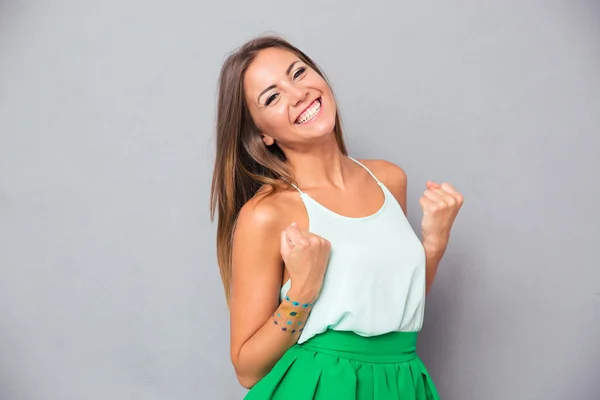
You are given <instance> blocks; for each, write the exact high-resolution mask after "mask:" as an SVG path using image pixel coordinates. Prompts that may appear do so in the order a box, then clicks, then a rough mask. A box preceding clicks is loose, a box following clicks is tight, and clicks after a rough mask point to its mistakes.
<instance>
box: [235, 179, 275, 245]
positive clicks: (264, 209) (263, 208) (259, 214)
mask: <svg viewBox="0 0 600 400" xmlns="http://www.w3.org/2000/svg"><path fill="white" fill-rule="evenodd" d="M269 189H270V188H268V187H263V188H261V190H259V192H258V193H257V194H256V195H255V196H254V197H253V198H251V199H250V200H248V202H246V204H244V205H243V206H242V208H241V209H240V212H239V214H238V217H237V222H236V233H238V234H242V233H244V232H245V231H247V230H250V231H251V232H252V233H253V234H254V235H256V234H259V235H260V234H265V233H267V234H268V233H269V232H272V231H274V230H278V228H279V225H280V221H281V219H282V216H283V215H284V214H285V209H286V204H285V203H286V198H285V196H284V193H276V194H273V195H268V191H269Z"/></svg>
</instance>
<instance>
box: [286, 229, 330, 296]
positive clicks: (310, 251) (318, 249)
mask: <svg viewBox="0 0 600 400" xmlns="http://www.w3.org/2000/svg"><path fill="white" fill-rule="evenodd" d="M330 249H331V244H330V243H329V241H328V240H326V239H324V238H322V237H320V236H317V235H314V234H312V233H310V232H303V231H301V230H300V229H298V226H297V225H296V223H293V224H291V225H290V226H288V227H287V228H286V229H285V230H284V231H283V232H281V257H282V258H283V261H284V262H285V266H286V268H287V270H288V271H289V273H290V278H291V280H292V286H293V288H294V295H296V296H302V297H311V299H309V301H312V300H314V298H316V296H317V295H318V293H319V291H320V290H321V286H322V285H323V278H324V276H325V270H326V268H327V262H328V261H329V253H330ZM290 291H291V289H290Z"/></svg>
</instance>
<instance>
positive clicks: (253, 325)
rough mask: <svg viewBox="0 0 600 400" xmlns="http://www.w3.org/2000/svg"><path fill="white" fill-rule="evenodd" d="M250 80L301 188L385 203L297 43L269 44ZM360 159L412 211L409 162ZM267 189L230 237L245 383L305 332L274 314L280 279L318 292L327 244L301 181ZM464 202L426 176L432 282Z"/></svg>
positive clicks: (342, 199) (354, 204)
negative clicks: (306, 116) (313, 110)
mask: <svg viewBox="0 0 600 400" xmlns="http://www.w3.org/2000/svg"><path fill="white" fill-rule="evenodd" d="M244 89H245V93H246V101H247V104H248V106H249V109H250V112H251V114H252V117H253V119H254V121H255V123H256V125H257V126H258V127H259V129H260V130H261V136H262V140H263V142H264V143H265V145H267V146H270V145H272V144H273V143H275V142H276V143H277V144H278V145H279V147H281V148H282V150H284V152H285V153H286V156H287V158H288V163H289V165H290V167H291V168H292V170H293V171H294V174H295V177H296V181H297V183H298V185H299V187H300V188H301V189H302V190H303V191H304V192H306V193H307V194H309V195H310V196H311V197H312V198H313V199H315V200H316V201H318V202H319V203H321V204H322V205H324V206H325V207H327V208H329V209H331V210H333V211H334V212H336V213H338V214H342V215H345V216H347V217H363V216H367V215H370V214H373V213H375V212H376V211H377V210H378V209H379V208H381V206H382V204H383V201H384V196H383V193H382V192H381V190H380V188H379V187H378V185H377V183H376V182H375V180H374V179H373V178H372V177H371V176H370V175H369V174H368V173H367V172H366V171H365V170H364V169H363V168H362V167H360V166H359V165H357V164H356V163H354V162H353V161H352V160H350V159H348V158H347V157H346V156H344V155H343V154H341V152H340V151H339V148H338V146H337V143H336V140H335V137H334V135H333V128H334V125H335V113H336V111H335V110H336V106H335V100H334V98H333V94H332V92H331V90H330V88H329V86H328V85H327V83H326V82H325V81H324V80H323V78H321V77H320V76H319V74H318V73H316V72H315V71H314V70H312V69H311V68H310V67H308V65H306V64H304V63H302V62H301V61H300V60H299V59H298V57H297V56H296V55H295V54H293V53H291V52H288V51H285V50H282V49H277V48H270V49H265V50H262V51H261V52H260V53H259V54H258V55H257V57H256V59H255V60H254V62H253V63H252V64H251V66H250V67H249V68H248V71H247V73H246V76H245V79H244ZM315 99H321V104H322V105H321V111H320V113H319V115H318V116H317V117H316V118H315V119H313V120H312V121H310V122H308V123H305V124H297V123H296V120H297V118H298V116H299V115H300V114H301V113H302V112H303V111H304V110H305V109H306V108H307V107H308V106H309V105H310V104H312V103H313V102H314V101H315ZM360 161H361V162H362V163H363V164H365V166H367V168H369V169H370V170H371V171H372V172H373V173H374V174H375V175H376V176H377V177H378V179H379V180H380V181H381V182H383V184H385V185H386V187H387V188H388V189H389V190H390V192H392V194H393V195H394V197H395V198H396V200H397V201H398V202H399V204H400V205H401V207H402V209H403V210H404V212H405V213H406V212H407V209H406V187H407V177H406V174H405V172H404V171H403V169H402V168H400V167H399V166H397V165H395V164H393V163H391V162H388V161H384V160H360ZM263 189H265V188H263ZM263 193H264V190H260V191H259V193H258V194H257V195H256V196H255V197H254V198H253V199H251V200H250V201H249V202H248V203H247V204H245V205H244V206H243V207H242V209H241V211H240V214H239V217H238V221H237V225H236V229H235V231H234V237H233V253H232V273H233V275H232V286H231V303H230V315H231V321H230V322H231V324H230V326H231V335H230V336H231V343H230V349H231V359H232V362H233V365H234V368H235V371H236V375H237V378H238V380H239V382H240V384H241V385H242V386H244V387H246V388H251V387H252V386H254V384H256V382H258V381H259V380H260V379H262V378H263V377H264V376H265V375H266V374H267V373H268V372H269V371H270V370H271V368H272V367H273V366H274V365H275V363H277V361H278V360H279V359H280V358H281V357H282V356H283V354H284V353H285V352H286V351H287V350H288V349H289V348H290V347H291V346H293V345H294V344H295V343H296V342H297V340H298V337H299V332H296V333H295V334H291V333H289V332H282V331H281V330H280V329H279V328H278V327H277V326H276V325H274V323H273V320H272V318H273V315H274V314H277V311H278V310H279V309H280V307H281V306H280V304H279V303H280V301H279V293H280V289H281V286H282V285H283V284H284V283H285V282H286V281H287V280H288V279H291V281H292V286H291V288H290V290H289V292H288V296H289V297H290V298H292V299H294V300H296V301H299V302H302V303H304V302H306V303H311V302H313V301H315V300H316V299H317V298H318V295H319V291H320V289H321V285H322V283H323V277H324V274H325V272H326V267H327V261H328V258H329V252H330V243H329V242H328V241H327V238H322V237H319V236H317V235H314V234H312V233H310V232H309V220H308V215H307V213H306V209H305V207H304V204H303V203H302V200H301V198H300V196H299V194H298V192H297V191H296V190H290V191H286V192H281V193H278V194H276V195H275V196H271V197H264V194H263ZM462 203H463V198H462V196H461V195H460V193H458V192H457V191H456V190H455V189H454V188H453V187H452V186H451V185H450V184H448V183H442V184H437V183H435V182H431V181H428V182H426V187H425V192H424V194H423V197H422V198H421V199H420V205H421V207H422V209H423V221H422V234H423V246H424V248H425V252H426V260H427V278H426V282H427V286H426V287H427V290H429V288H430V287H431V284H432V283H433V280H434V277H435V274H436V271H437V267H438V264H439V262H440V260H441V258H442V256H443V254H444V252H445V250H446V247H447V244H448V240H449V235H450V230H451V227H452V224H453V222H454V220H455V218H456V215H457V213H458V211H459V209H460V207H461V206H462ZM309 312H310V310H307V314H306V315H305V316H304V317H305V318H307V317H308V313H309Z"/></svg>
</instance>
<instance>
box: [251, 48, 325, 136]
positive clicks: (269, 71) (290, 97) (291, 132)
mask: <svg viewBox="0 0 600 400" xmlns="http://www.w3.org/2000/svg"><path fill="white" fill-rule="evenodd" d="M244 91H245V95H246V102H247V104H248V108H249V109H250V114H251V115H252V119H253V120H254V123H255V124H256V125H257V126H258V128H259V129H260V131H261V135H262V138H263V141H264V142H265V144H266V145H268V146H269V145H271V144H273V142H274V141H276V142H278V144H279V145H280V147H289V146H290V145H294V144H300V143H306V142H309V141H311V139H316V138H320V137H323V136H325V135H329V134H331V133H332V132H333V128H334V126H335V116H336V105H335V101H334V98H333V94H332V92H331V89H330V88H329V86H328V85H327V83H326V82H325V80H324V79H323V78H322V77H321V76H320V75H319V74H318V73H317V72H316V71H315V70H313V69H312V68H310V67H309V66H308V65H307V64H305V63H304V62H302V61H301V60H300V58H299V57H298V56H297V55H296V54H294V53H292V52H290V51H287V50H284V49H279V48H268V49H264V50H261V51H260V52H259V53H258V55H257V56H256V58H255V59H254V61H253V62H252V64H251V65H250V66H249V68H248V70H247V71H246V75H245V76H244Z"/></svg>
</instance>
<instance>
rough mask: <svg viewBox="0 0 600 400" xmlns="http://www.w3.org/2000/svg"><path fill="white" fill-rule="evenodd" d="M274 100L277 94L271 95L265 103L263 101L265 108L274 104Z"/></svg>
mask: <svg viewBox="0 0 600 400" xmlns="http://www.w3.org/2000/svg"><path fill="white" fill-rule="evenodd" d="M276 98H277V93H273V94H272V95H270V96H269V98H268V99H267V101H265V106H268V105H269V104H271V103H272V102H274V101H275V99H276Z"/></svg>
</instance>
